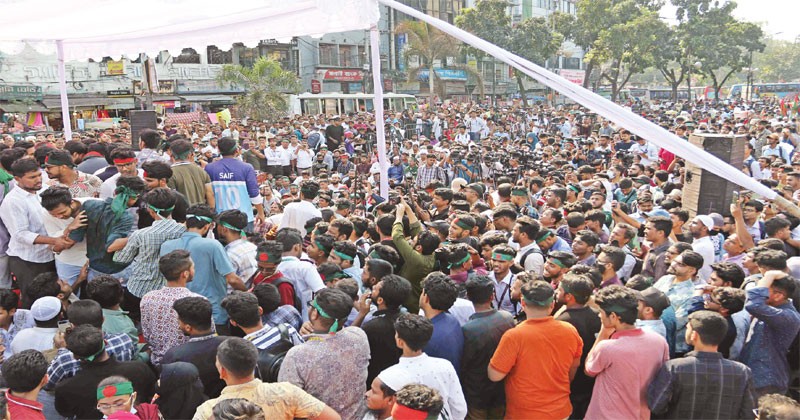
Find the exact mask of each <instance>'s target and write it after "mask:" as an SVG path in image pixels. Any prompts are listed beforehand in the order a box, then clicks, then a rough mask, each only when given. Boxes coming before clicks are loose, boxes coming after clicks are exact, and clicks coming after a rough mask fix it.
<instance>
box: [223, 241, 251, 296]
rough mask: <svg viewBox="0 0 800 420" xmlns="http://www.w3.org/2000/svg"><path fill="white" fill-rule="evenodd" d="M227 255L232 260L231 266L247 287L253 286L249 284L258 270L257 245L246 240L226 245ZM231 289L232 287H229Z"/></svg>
mask: <svg viewBox="0 0 800 420" xmlns="http://www.w3.org/2000/svg"><path fill="white" fill-rule="evenodd" d="M225 253H226V254H228V258H230V259H231V264H232V265H233V269H234V270H235V272H236V275H237V276H239V278H240V279H242V281H244V282H246V285H247V287H250V286H252V285H251V284H249V283H247V282H248V281H249V280H250V277H253V274H255V273H256V271H257V270H258V264H257V263H256V245H255V244H254V243H252V242H249V241H248V240H246V239H237V240H235V241H233V242H231V243H229V244H228V245H225ZM228 288H229V289H230V285H229V286H228Z"/></svg>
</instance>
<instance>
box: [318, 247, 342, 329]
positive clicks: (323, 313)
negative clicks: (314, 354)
mask: <svg viewBox="0 0 800 420" xmlns="http://www.w3.org/2000/svg"><path fill="white" fill-rule="evenodd" d="M334 252H335V251H334ZM311 306H313V307H314V309H316V310H317V312H318V313H319V314H320V315H321V316H322V317H323V318H328V319H333V325H331V328H330V329H329V330H328V332H329V333H331V334H335V333H336V331H338V330H339V320H338V319H334V318H333V317H332V316H330V315H328V313H327V312H325V310H323V309H322V307H320V306H319V303H317V300H316V299H314V300H312V301H311Z"/></svg>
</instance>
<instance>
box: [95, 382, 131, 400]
mask: <svg viewBox="0 0 800 420" xmlns="http://www.w3.org/2000/svg"><path fill="white" fill-rule="evenodd" d="M131 394H133V384H132V383H130V382H122V383H119V384H113V385H106V386H101V387H99V388H97V399H98V400H102V399H103V398H111V397H116V396H118V395H131Z"/></svg>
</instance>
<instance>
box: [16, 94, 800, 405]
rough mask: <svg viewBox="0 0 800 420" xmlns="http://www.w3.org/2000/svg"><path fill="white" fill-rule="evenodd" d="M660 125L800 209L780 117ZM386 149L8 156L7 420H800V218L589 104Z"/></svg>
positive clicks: (507, 116)
mask: <svg viewBox="0 0 800 420" xmlns="http://www.w3.org/2000/svg"><path fill="white" fill-rule="evenodd" d="M636 112H639V113H641V114H642V115H643V116H645V117H646V118H648V119H650V120H652V121H654V122H656V123H658V124H660V125H662V126H663V127H664V128H665V129H666V130H669V131H670V132H673V133H675V134H676V135H677V136H678V137H680V138H682V139H684V140H686V141H688V136H690V135H692V134H693V133H718V134H721V135H736V137H731V138H730V141H731V142H734V141H737V142H739V141H741V142H744V143H745V159H744V162H742V166H741V169H742V171H743V172H744V173H745V174H747V175H749V176H752V177H753V178H755V179H757V180H759V181H760V182H761V183H762V184H764V185H766V186H768V187H769V188H772V189H774V190H776V191H777V192H778V194H780V195H781V196H783V197H785V198H787V199H788V200H790V201H793V202H794V203H798V200H800V153H798V150H797V146H798V144H800V143H799V142H800V136H799V135H798V133H797V125H796V124H797V121H796V120H795V119H790V118H788V117H784V116H781V115H780V112H779V111H778V110H777V108H775V107H770V106H767V105H763V106H760V107H750V106H747V105H743V104H722V103H720V104H714V105H707V104H702V103H697V104H686V103H683V104H682V103H678V104H662V105H660V106H658V105H654V106H652V107H641V108H637V109H636ZM378 123H379V124H384V125H385V127H386V137H387V138H386V140H387V155H388V159H389V165H388V171H386V172H385V173H384V172H382V170H381V165H380V163H379V162H378V158H377V148H376V147H375V144H376V138H375V124H376V121H375V120H374V116H373V115H372V114H369V113H366V112H360V113H353V114H350V115H344V116H333V115H294V116H292V117H287V118H284V119H282V120H279V121H274V122H261V121H252V120H250V121H248V120H247V119H240V120H233V121H231V122H230V123H229V124H222V125H217V124H210V123H208V122H195V123H192V124H174V123H170V119H169V118H168V119H167V120H165V122H162V123H161V124H160V126H159V129H158V130H142V131H140V132H139V133H137V134H136V135H135V137H134V136H133V135H132V133H131V127H130V126H129V125H128V123H127V122H126V121H122V122H121V123H120V124H118V125H115V126H114V127H112V128H109V129H106V130H97V131H88V132H79V133H73V134H72V138H70V139H65V138H63V137H61V136H59V135H58V133H44V134H37V135H35V136H30V137H28V138H25V139H22V140H16V141H15V139H14V138H13V137H12V136H10V135H4V136H3V141H2V144H0V184H2V188H0V191H1V192H2V193H0V198H1V200H2V201H0V221H1V222H2V223H0V339H1V340H2V343H1V344H0V355H2V357H1V358H0V360H2V366H1V368H0V372H2V385H3V386H4V387H5V389H6V391H5V392H3V393H2V394H1V396H2V398H0V402H2V404H0V406H3V407H4V408H2V410H0V417H2V418H9V419H12V420H16V419H37V418H38V419H42V418H47V419H55V418H80V419H91V418H96V419H100V418H108V419H160V418H164V419H188V418H193V419H211V418H214V419H293V418H311V419H338V418H343V419H356V420H360V419H369V420H372V419H377V420H384V419H388V418H392V419H395V420H405V419H427V418H432V419H436V418H440V419H465V418H469V419H499V418H508V419H564V418H575V419H581V418H586V419H603V418H607V419H648V418H651V417H653V418H680V419H712V418H715V419H733V418H737V419H745V418H747V419H752V418H755V417H757V418H760V419H790V418H792V419H793V418H798V417H800V404H798V403H797V402H796V401H795V400H794V399H792V398H796V397H797V394H796V393H795V391H796V389H797V386H798V384H797V383H795V382H792V381H793V380H795V381H796V377H797V375H796V373H797V371H798V370H799V369H800V346H798V332H800V314H799V313H798V307H800V284H798V282H799V281H800V280H798V279H800V219H798V218H797V217H795V216H793V215H792V214H791V212H790V211H787V210H786V209H781V208H778V206H776V205H775V204H774V203H772V202H770V201H769V200H766V199H764V198H763V197H759V196H756V195H754V194H752V193H750V192H747V191H741V192H740V193H739V194H738V195H737V196H736V198H735V201H734V202H733V203H726V204H725V206H724V208H722V207H720V208H717V209H711V210H716V212H709V209H692V208H689V207H688V206H684V205H683V204H682V201H683V193H682V191H683V185H684V181H685V176H686V169H685V168H686V163H685V161H684V160H683V159H682V158H681V157H679V156H675V155H674V154H672V153H670V152H669V151H667V150H665V149H660V148H659V147H657V146H656V145H655V144H653V143H652V142H649V141H648V139H645V138H641V137H637V136H635V135H632V134H631V133H630V132H629V131H628V130H626V129H625V128H624V127H619V126H616V125H615V124H613V123H611V122H609V121H606V120H603V119H602V118H599V117H598V116H596V115H594V114H592V113H590V112H587V111H586V110H585V109H582V108H580V107H578V106H558V107H550V106H543V105H534V106H530V107H521V106H512V107H508V108H491V107H482V106H479V105H476V104H472V103H450V102H446V103H443V104H437V105H430V106H425V107H423V109H422V110H405V111H404V110H398V111H397V112H395V111H390V112H388V113H387V116H386V119H385V121H383V122H378ZM734 139H735V140H734ZM737 164H738V163H737ZM381 176H387V177H388V182H389V184H390V187H391V191H390V192H389V194H388V197H382V196H381V195H380V193H379V185H380V180H381ZM701 193H702V192H701Z"/></svg>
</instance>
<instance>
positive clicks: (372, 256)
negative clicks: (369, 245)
mask: <svg viewBox="0 0 800 420" xmlns="http://www.w3.org/2000/svg"><path fill="white" fill-rule="evenodd" d="M367 257H369V258H370V259H372V260H382V259H383V258H381V256H380V255H378V253H377V252H374V251H373V252H370V253H369V255H367Z"/></svg>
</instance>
